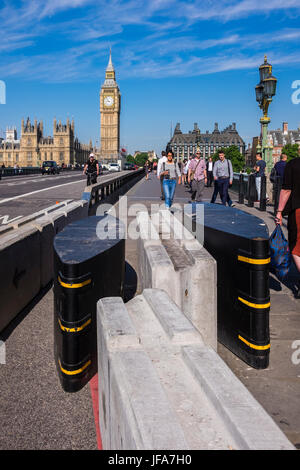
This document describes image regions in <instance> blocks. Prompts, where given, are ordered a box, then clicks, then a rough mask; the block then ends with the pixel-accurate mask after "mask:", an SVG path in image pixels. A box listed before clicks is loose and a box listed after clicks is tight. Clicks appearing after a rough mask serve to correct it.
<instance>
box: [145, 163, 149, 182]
mask: <svg viewBox="0 0 300 470" xmlns="http://www.w3.org/2000/svg"><path fill="white" fill-rule="evenodd" d="M144 170H145V175H146V181H148V180H149V172H150V163H149V160H147V161H146V162H145V165H144Z"/></svg>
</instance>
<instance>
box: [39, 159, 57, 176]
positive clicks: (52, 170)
mask: <svg viewBox="0 0 300 470" xmlns="http://www.w3.org/2000/svg"><path fill="white" fill-rule="evenodd" d="M45 173H47V174H48V175H55V174H57V175H58V174H59V168H58V166H57V163H56V162H55V161H54V160H47V161H45V162H43V164H42V175H44V174H45Z"/></svg>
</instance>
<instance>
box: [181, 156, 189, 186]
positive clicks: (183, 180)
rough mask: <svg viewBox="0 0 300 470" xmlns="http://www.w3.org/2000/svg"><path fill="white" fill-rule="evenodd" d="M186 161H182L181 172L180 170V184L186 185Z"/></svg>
mask: <svg viewBox="0 0 300 470" xmlns="http://www.w3.org/2000/svg"><path fill="white" fill-rule="evenodd" d="M187 163H188V161H187V159H184V160H183V165H182V170H181V184H186V183H187V174H188V167H187Z"/></svg>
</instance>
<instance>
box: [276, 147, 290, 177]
mask: <svg viewBox="0 0 300 470" xmlns="http://www.w3.org/2000/svg"><path fill="white" fill-rule="evenodd" d="M287 158H288V157H287V155H286V154H285V153H282V154H281V157H280V161H279V162H277V163H276V164H275V167H274V168H275V172H276V176H280V178H281V182H282V181H283V175H284V169H285V165H286V162H287Z"/></svg>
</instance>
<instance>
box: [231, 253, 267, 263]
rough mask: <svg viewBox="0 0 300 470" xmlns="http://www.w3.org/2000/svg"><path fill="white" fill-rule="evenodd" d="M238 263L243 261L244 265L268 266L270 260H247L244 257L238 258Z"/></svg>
mask: <svg viewBox="0 0 300 470" xmlns="http://www.w3.org/2000/svg"><path fill="white" fill-rule="evenodd" d="M238 260H239V261H243V262H244V263H249V264H269V263H270V262H271V258H265V259H254V258H247V257H246V256H240V255H239V256H238Z"/></svg>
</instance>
